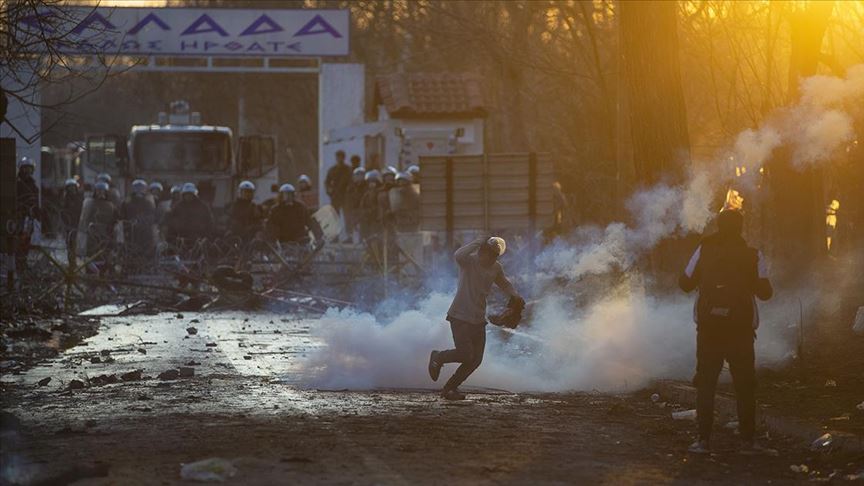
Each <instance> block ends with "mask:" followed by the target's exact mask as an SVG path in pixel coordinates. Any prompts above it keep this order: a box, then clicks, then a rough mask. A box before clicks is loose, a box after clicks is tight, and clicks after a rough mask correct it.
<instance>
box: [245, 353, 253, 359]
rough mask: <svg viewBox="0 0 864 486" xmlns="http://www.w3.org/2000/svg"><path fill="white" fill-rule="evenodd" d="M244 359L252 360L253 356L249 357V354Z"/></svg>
mask: <svg viewBox="0 0 864 486" xmlns="http://www.w3.org/2000/svg"><path fill="white" fill-rule="evenodd" d="M243 359H252V356H249V355H248V354H247V355H245V356H243Z"/></svg>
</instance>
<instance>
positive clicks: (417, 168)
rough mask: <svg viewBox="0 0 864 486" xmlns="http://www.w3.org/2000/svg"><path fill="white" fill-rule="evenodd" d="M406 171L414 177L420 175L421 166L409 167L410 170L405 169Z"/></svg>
mask: <svg viewBox="0 0 864 486" xmlns="http://www.w3.org/2000/svg"><path fill="white" fill-rule="evenodd" d="M405 171H406V172H408V173H409V174H412V175H413V174H419V173H420V166H419V165H409V166H408V168H407V169H405Z"/></svg>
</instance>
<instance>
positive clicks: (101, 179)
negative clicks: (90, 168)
mask: <svg viewBox="0 0 864 486" xmlns="http://www.w3.org/2000/svg"><path fill="white" fill-rule="evenodd" d="M96 182H104V183H106V184H111V175H110V174H107V173H105V172H103V173H101V174H99V175H97V176H96Z"/></svg>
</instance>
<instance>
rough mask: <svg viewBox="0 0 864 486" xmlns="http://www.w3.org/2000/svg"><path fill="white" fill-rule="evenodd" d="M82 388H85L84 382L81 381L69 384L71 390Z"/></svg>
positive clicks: (73, 381)
mask: <svg viewBox="0 0 864 486" xmlns="http://www.w3.org/2000/svg"><path fill="white" fill-rule="evenodd" d="M82 388H84V382H83V381H81V380H72V381H70V382H69V389H70V390H80V389H82Z"/></svg>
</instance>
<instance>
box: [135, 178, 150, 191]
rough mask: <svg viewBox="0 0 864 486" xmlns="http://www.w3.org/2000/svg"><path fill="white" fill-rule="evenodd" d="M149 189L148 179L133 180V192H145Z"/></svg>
mask: <svg viewBox="0 0 864 486" xmlns="http://www.w3.org/2000/svg"><path fill="white" fill-rule="evenodd" d="M146 190H147V181H145V180H144V179H135V180H134V181H132V192H144V191H146Z"/></svg>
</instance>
